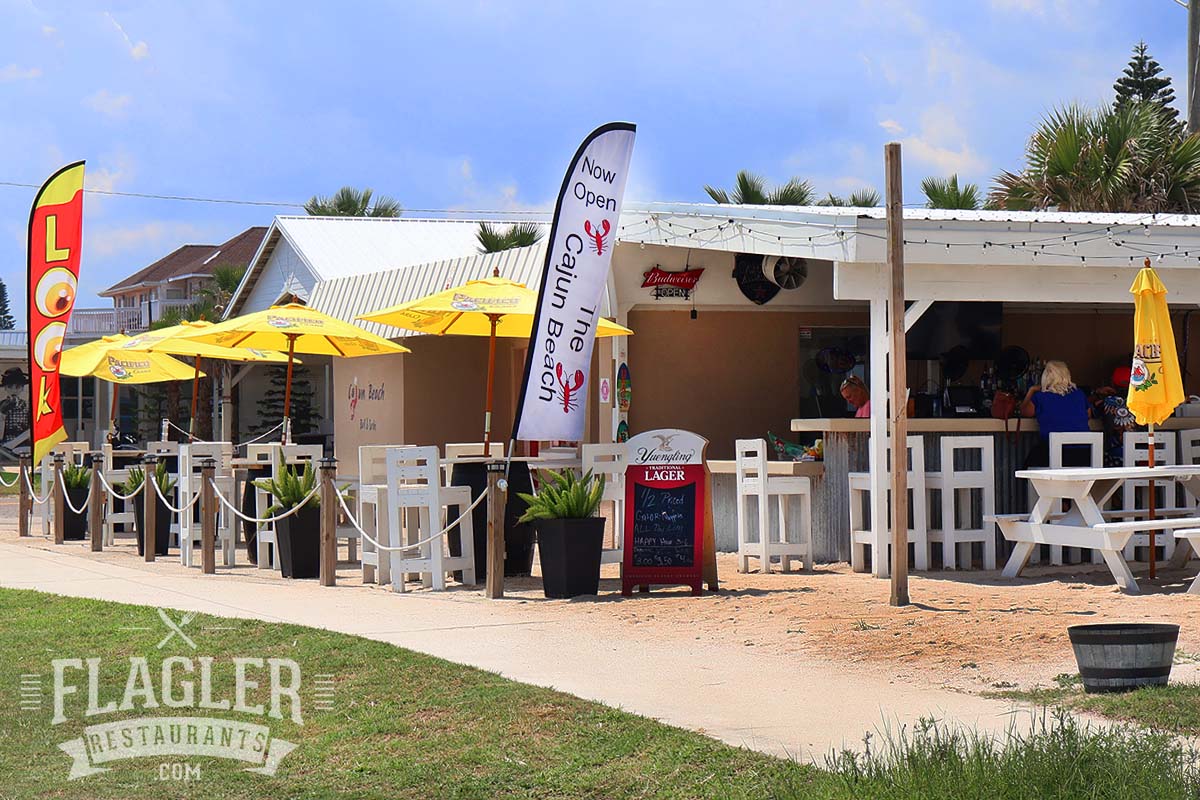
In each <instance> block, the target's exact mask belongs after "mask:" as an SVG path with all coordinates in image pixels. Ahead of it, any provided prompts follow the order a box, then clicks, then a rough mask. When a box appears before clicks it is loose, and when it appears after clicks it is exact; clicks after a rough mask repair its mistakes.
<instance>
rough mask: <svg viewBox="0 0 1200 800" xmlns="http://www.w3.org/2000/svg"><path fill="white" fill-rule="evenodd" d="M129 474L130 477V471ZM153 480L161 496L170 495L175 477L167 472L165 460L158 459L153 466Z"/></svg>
mask: <svg viewBox="0 0 1200 800" xmlns="http://www.w3.org/2000/svg"><path fill="white" fill-rule="evenodd" d="M130 476H131V477H132V473H131V475H130ZM154 482H155V483H157V484H158V490H159V491H160V492H162V496H163V497H170V496H171V490H172V489H174V488H175V479H174V478H172V477H171V474H170V473H169V472H167V462H165V461H160V462H158V464H157V465H156V466H155V467H154Z"/></svg>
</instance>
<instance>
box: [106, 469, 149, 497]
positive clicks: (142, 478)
mask: <svg viewBox="0 0 1200 800" xmlns="http://www.w3.org/2000/svg"><path fill="white" fill-rule="evenodd" d="M145 482H146V473H145V472H144V471H143V470H142V468H141V467H130V468H129V477H127V478H126V479H125V480H124V481H122V482H121V483H119V484H117V485H116V486H114V487H113V488H114V489H116V490H117V491H118V492H120V493H121V494H123V495H131V494H133V493H134V492H136V491H137V490H138V489H140V488H141V487H142V484H144V483H145Z"/></svg>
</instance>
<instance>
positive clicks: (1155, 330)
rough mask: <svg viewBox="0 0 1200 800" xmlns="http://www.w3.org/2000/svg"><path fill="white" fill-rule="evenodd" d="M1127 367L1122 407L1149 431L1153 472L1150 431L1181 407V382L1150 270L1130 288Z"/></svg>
mask: <svg viewBox="0 0 1200 800" xmlns="http://www.w3.org/2000/svg"><path fill="white" fill-rule="evenodd" d="M1129 291H1130V293H1131V294H1132V295H1133V365H1132V367H1131V369H1130V373H1129V394H1128V396H1127V398H1126V401H1125V404H1126V405H1127V406H1128V407H1129V410H1130V411H1131V412H1132V413H1133V416H1134V417H1135V418H1136V419H1137V421H1138V424H1140V425H1146V426H1147V429H1148V430H1149V432H1150V433H1149V453H1148V456H1149V458H1148V461H1149V464H1150V466H1154V426H1155V425H1160V424H1162V422H1163V421H1164V420H1165V419H1167V417H1169V416H1171V414H1172V413H1174V411H1175V407H1176V406H1178V405H1179V404H1180V403H1182V402H1183V401H1184V394H1183V376H1182V374H1181V373H1180V371H1179V357H1178V356H1177V355H1176V353H1175V334H1174V332H1173V331H1172V330H1171V313H1170V311H1169V310H1168V308H1167V287H1166V286H1164V285H1163V282H1162V281H1161V280H1160V279H1159V277H1158V275H1157V274H1156V273H1155V272H1154V270H1153V269H1151V267H1150V259H1148V258H1147V259H1146V265H1145V266H1144V267H1143V268H1142V269H1141V270H1139V271H1138V274H1137V277H1136V278H1134V281H1133V286H1131V287H1130V288H1129ZM1149 495H1150V509H1149V510H1150V519H1154V481H1150V492H1149ZM1155 572H1156V569H1155V553H1154V531H1150V577H1151V578H1153V577H1155Z"/></svg>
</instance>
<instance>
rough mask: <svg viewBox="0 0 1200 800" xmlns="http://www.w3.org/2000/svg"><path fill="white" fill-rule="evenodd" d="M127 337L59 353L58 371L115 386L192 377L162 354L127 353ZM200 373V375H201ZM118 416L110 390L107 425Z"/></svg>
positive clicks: (180, 364)
mask: <svg viewBox="0 0 1200 800" xmlns="http://www.w3.org/2000/svg"><path fill="white" fill-rule="evenodd" d="M129 341H130V337H128V336H125V335H123V334H119V335H116V336H105V337H103V338H101V339H97V340H96V341H94V342H88V343H87V344H81V345H79V346H78V347H72V348H69V349H67V350H64V351H63V352H62V360H61V361H60V362H59V363H60V366H59V371H60V372H61V373H62V374H63V375H70V376H72V377H86V376H89V375H90V376H92V377H95V378H99V379H100V380H104V381H108V382H109V383H112V384H116V385H118V386H120V385H124V384H140V383H162V382H165V381H183V380H187V379H188V378H190V377H192V367H190V366H188V365H187V364H184V363H183V362H182V361H177V360H176V359H174V358H171V357H170V356H169V355H166V354H165V353H151V352H145V351H142V350H128V349H126V347H125V345H126V344H127V343H128V342H129ZM200 374H203V373H200ZM116 417H117V388H116V386H114V387H113V401H112V410H111V412H110V414H109V426H110V428H111V426H112V425H113V423H114V422H115V420H116Z"/></svg>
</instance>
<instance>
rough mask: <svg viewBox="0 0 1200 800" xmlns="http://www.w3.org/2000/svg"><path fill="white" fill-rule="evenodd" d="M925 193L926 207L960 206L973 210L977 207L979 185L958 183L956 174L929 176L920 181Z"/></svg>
mask: <svg viewBox="0 0 1200 800" xmlns="http://www.w3.org/2000/svg"><path fill="white" fill-rule="evenodd" d="M921 191H922V192H924V193H925V207H926V208H960V209H969V210H971V211H975V210H977V209H978V208H979V201H980V193H979V186H978V185H977V184H974V183H964V184H963V185H962V186H959V184H958V174H957V173H955V174H954V175H951V176H950V177H949V178H934V177H929V178H926V179H925V180H923V181H921Z"/></svg>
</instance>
